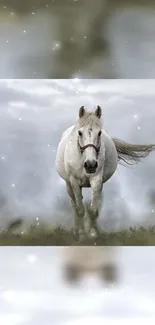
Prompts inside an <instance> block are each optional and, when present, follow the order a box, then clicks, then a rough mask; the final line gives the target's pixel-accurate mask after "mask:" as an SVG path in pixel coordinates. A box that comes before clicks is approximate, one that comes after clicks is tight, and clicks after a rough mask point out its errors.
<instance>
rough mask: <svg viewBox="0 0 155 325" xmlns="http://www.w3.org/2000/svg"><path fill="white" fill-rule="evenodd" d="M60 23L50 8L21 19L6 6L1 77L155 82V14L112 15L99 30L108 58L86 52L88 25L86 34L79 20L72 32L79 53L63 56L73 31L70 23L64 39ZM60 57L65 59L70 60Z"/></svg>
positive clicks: (1, 22) (0, 23) (0, 24)
mask: <svg viewBox="0 0 155 325" xmlns="http://www.w3.org/2000/svg"><path fill="white" fill-rule="evenodd" d="M74 15H75V13H74ZM73 17H74V16H73ZM80 17H81V18H80V19H82V17H83V16H80ZM63 19H64V17H63ZM66 19H67V18H66ZM78 21H79V20H78ZM58 22H59V20H57V16H55V15H52V16H51V13H50V11H49V9H48V7H47V8H46V10H43V11H41V12H35V10H34V9H32V10H29V13H28V14H27V15H26V16H24V17H23V18H21V17H20V16H19V18H18V17H16V15H15V12H11V11H9V10H8V9H7V7H6V8H5V9H4V8H3V11H2V13H1V19H0V76H1V78H61V77H62V78H65V77H66V78H68V77H72V76H73V75H76V74H78V75H79V76H81V77H86V78H91V77H92V78H97V77H99V78H105V77H106V78H115V77H116V78H154V76H155V66H154V60H155V45H154V35H155V24H154V11H152V10H151V9H149V7H148V9H146V10H144V9H140V8H138V9H134V8H133V9H132V8H131V9H122V10H118V11H117V12H114V13H113V15H112V16H111V17H110V18H109V21H108V24H107V27H106V29H105V30H103V38H106V40H107V41H108V43H109V46H108V53H109V54H108V55H107V54H105V52H104V51H103V52H102V51H101V52H99V53H95V52H93V53H92V54H91V53H88V51H87V47H88V44H89V37H88V36H87V35H88V34H89V33H88V31H89V24H90V22H89V23H88V24H87V25H88V26H87V28H86V31H85V29H84V30H82V28H83V27H82V26H83V22H82V21H81V25H79V27H80V28H79V31H78V28H77V31H76V33H75V39H76V38H77V39H78V43H77V45H76V46H78V47H77V51H76V50H75V51H74V47H73V48H72V49H70V48H69V47H68V52H63V47H62V42H63V40H64V39H65V38H66V39H67V37H70V38H71V39H72V33H73V30H75V29H76V27H75V26H74V18H73V19H72V20H71V24H73V26H72V25H71V26H70V35H69V36H67V34H65V33H67V32H68V31H65V30H64V31H63V24H62V26H61V28H62V30H59V27H60V26H59V23H58ZM144 22H145V23H144ZM76 23H77V20H75V24H76ZM64 24H67V23H66V22H65V23H64ZM64 26H66V25H64ZM65 28H66V29H67V27H65ZM72 51H73V53H72ZM67 53H68V54H67ZM77 53H78V55H77ZM64 55H65V56H66V55H68V61H67V59H64Z"/></svg>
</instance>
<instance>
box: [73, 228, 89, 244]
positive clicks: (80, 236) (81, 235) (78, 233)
mask: <svg viewBox="0 0 155 325" xmlns="http://www.w3.org/2000/svg"><path fill="white" fill-rule="evenodd" d="M73 235H74V238H75V240H76V241H79V242H82V241H84V240H85V239H86V235H85V232H84V230H82V229H81V230H75V231H74V232H73Z"/></svg>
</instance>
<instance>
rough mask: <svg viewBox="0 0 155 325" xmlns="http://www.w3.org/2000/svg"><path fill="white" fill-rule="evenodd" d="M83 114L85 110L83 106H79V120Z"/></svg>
mask: <svg viewBox="0 0 155 325" xmlns="http://www.w3.org/2000/svg"><path fill="white" fill-rule="evenodd" d="M84 114H85V108H84V106H81V107H80V109H79V118H81V117H83V116H84Z"/></svg>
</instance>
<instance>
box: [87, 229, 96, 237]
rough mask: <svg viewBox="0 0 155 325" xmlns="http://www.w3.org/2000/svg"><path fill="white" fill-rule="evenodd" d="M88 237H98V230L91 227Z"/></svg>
mask: <svg viewBox="0 0 155 325" xmlns="http://www.w3.org/2000/svg"><path fill="white" fill-rule="evenodd" d="M88 237H89V238H90V239H96V238H97V237H98V231H97V230H96V229H94V228H91V229H90V231H89V235H88Z"/></svg>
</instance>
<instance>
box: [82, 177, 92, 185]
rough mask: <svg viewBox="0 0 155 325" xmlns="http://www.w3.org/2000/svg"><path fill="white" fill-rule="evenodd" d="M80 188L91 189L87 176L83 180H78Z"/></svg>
mask: <svg viewBox="0 0 155 325" xmlns="http://www.w3.org/2000/svg"><path fill="white" fill-rule="evenodd" d="M80 186H81V187H87V188H88V187H91V185H90V180H89V178H88V177H87V176H84V177H83V178H81V179H80Z"/></svg>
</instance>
